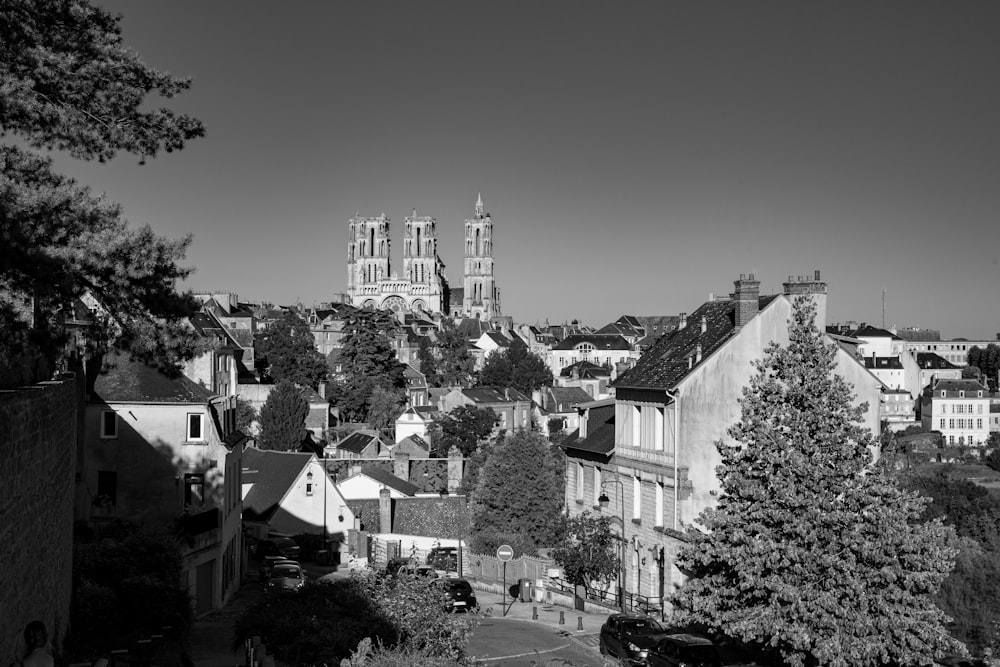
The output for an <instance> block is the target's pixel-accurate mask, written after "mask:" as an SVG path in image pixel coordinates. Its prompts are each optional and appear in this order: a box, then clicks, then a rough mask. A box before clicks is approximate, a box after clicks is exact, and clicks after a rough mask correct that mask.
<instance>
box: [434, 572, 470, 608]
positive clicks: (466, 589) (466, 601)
mask: <svg viewBox="0 0 1000 667" xmlns="http://www.w3.org/2000/svg"><path fill="white" fill-rule="evenodd" d="M434 584H435V585H437V586H441V587H442V588H443V589H444V594H445V597H447V598H448V611H474V610H476V609H478V608H479V601H478V600H476V594H475V593H474V592H473V590H472V585H471V584H470V583H469V582H468V581H467V580H465V579H456V578H445V579H438V580H437V581H435V582H434Z"/></svg>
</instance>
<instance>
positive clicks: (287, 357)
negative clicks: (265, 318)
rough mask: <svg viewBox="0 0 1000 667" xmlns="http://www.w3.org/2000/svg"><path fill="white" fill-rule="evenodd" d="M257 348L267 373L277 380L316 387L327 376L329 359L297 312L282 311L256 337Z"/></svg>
mask: <svg viewBox="0 0 1000 667" xmlns="http://www.w3.org/2000/svg"><path fill="white" fill-rule="evenodd" d="M256 347H257V353H258V354H259V355H260V362H261V365H262V366H263V367H264V369H265V370H264V373H265V375H266V376H267V377H268V378H270V379H271V380H273V381H275V382H280V381H281V380H287V381H288V382H292V383H294V384H297V385H301V386H303V387H312V388H313V389H316V388H317V387H318V386H319V383H320V382H325V381H326V379H327V374H328V372H329V370H328V368H327V365H326V359H324V358H323V355H322V354H320V353H319V350H317V349H316V339H315V338H314V337H313V334H312V331H310V330H309V325H308V324H307V323H306V321H305V320H303V319H302V318H301V317H299V316H298V314H297V313H294V312H292V311H290V310H289V311H286V312H284V313H282V314H281V317H279V318H278V319H277V320H276V321H275V322H274V323H272V324H271V326H270V327H268V329H267V331H265V332H263V333H261V334H260V335H258V336H257V341H256Z"/></svg>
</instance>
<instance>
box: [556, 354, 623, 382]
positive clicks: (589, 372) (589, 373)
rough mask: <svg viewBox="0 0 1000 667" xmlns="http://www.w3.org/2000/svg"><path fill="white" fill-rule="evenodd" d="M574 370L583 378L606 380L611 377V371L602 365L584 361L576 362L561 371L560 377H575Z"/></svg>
mask: <svg viewBox="0 0 1000 667" xmlns="http://www.w3.org/2000/svg"><path fill="white" fill-rule="evenodd" d="M573 369H576V371H577V372H578V373H579V376H580V377H582V378H606V377H611V371H609V370H608V369H607V368H605V367H604V366H601V365H600V364H595V363H594V362H592V361H587V360H586V359H583V360H581V361H578V362H576V363H575V364H570V365H569V366H567V367H566V368H564V369H562V370H561V371H559V375H560V377H573Z"/></svg>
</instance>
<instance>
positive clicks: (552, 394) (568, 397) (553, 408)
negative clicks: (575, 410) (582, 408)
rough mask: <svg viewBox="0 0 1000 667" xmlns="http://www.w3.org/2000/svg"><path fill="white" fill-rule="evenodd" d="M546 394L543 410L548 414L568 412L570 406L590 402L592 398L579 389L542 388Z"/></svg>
mask: <svg viewBox="0 0 1000 667" xmlns="http://www.w3.org/2000/svg"><path fill="white" fill-rule="evenodd" d="M542 391H543V392H544V393H545V394H547V395H548V396H547V398H551V400H548V401H546V402H545V403H546V405H545V409H546V410H548V411H549V412H568V411H569V410H571V409H572V406H574V405H577V404H579V403H586V402H588V401H592V400H593V397H591V395H590V394H588V393H587V392H585V391H584V390H583V389H580V388H579V387H543V388H542Z"/></svg>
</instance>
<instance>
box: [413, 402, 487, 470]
mask: <svg viewBox="0 0 1000 667" xmlns="http://www.w3.org/2000/svg"><path fill="white" fill-rule="evenodd" d="M499 423H500V417H499V416H497V413H495V412H494V411H493V409H492V408H477V407H474V406H471V405H459V406H458V407H456V408H454V409H452V411H451V412H449V413H447V414H444V415H441V417H440V418H439V419H437V420H436V421H435V422H434V424H433V425H432V426H431V429H430V436H431V447H432V452H431V453H432V455H433V456H436V457H440V458H444V457H446V456H448V452H450V451H451V448H452V447H457V448H458V451H460V452H461V453H462V456H464V457H468V456H472V453H473V452H475V451H476V447H478V446H479V444H480V443H482V442H484V441H485V440H486V438H487V437H489V435H490V433H492V432H493V427H494V426H496V425H497V424H499Z"/></svg>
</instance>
